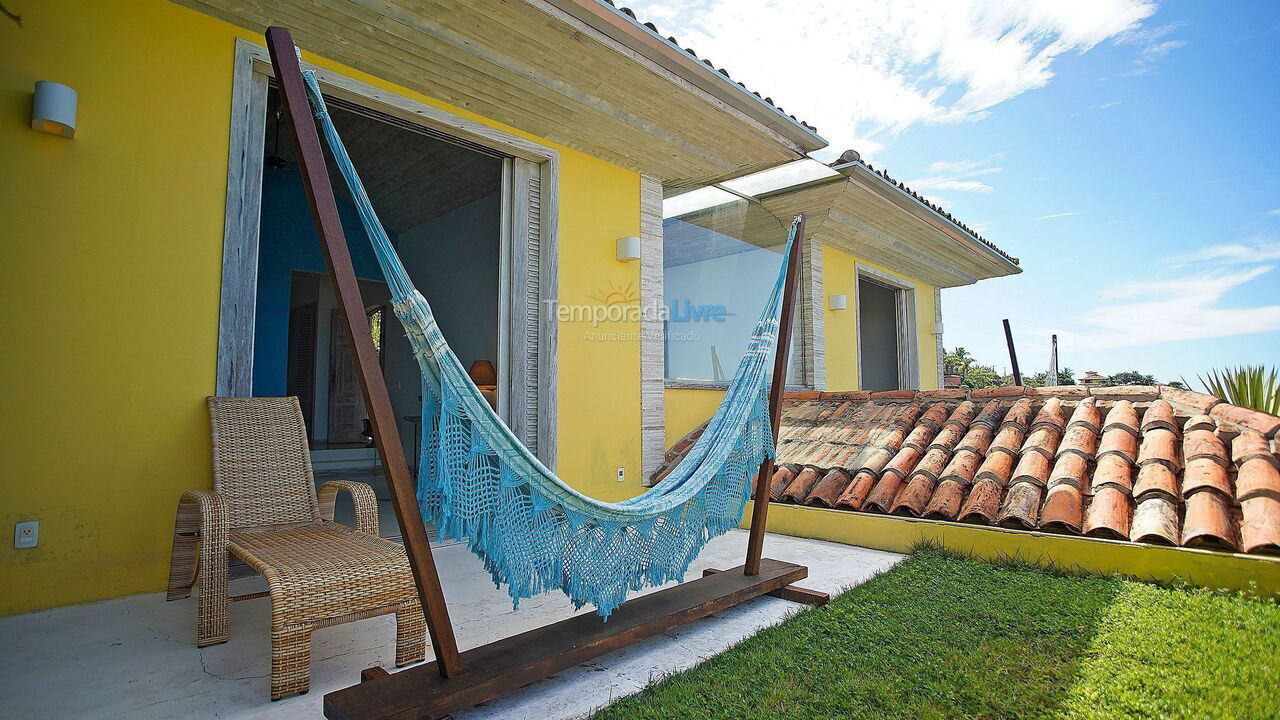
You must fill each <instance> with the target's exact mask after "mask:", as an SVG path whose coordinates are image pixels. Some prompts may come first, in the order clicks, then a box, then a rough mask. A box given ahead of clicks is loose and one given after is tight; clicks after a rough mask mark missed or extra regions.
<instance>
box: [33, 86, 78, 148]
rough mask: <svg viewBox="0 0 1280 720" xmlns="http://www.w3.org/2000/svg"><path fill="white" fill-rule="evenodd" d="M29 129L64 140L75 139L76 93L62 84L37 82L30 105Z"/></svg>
mask: <svg viewBox="0 0 1280 720" xmlns="http://www.w3.org/2000/svg"><path fill="white" fill-rule="evenodd" d="M31 129H32V130H38V131H39V132H47V133H50V134H53V135H61V136H62V137H64V138H73V137H75V136H76V91H75V90H72V89H71V88H69V87H67V86H66V85H63V84H62V83H56V82H51V81H49V80H39V81H37V82H36V96H35V100H34V101H32V103H31Z"/></svg>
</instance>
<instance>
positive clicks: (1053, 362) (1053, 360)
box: [1047, 334, 1058, 385]
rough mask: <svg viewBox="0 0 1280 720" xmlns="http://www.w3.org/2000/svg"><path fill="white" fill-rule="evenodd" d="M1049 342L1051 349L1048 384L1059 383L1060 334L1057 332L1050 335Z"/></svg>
mask: <svg viewBox="0 0 1280 720" xmlns="http://www.w3.org/2000/svg"><path fill="white" fill-rule="evenodd" d="M1049 344H1050V348H1051V349H1050V351H1049V382H1048V383H1047V384H1049V385H1057V384H1058V336H1057V335H1056V334H1055V335H1052V336H1050V341H1049Z"/></svg>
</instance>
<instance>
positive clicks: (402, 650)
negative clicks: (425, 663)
mask: <svg viewBox="0 0 1280 720" xmlns="http://www.w3.org/2000/svg"><path fill="white" fill-rule="evenodd" d="M426 657H427V621H426V618H424V617H423V615H422V605H421V604H420V603H419V602H418V598H416V597H415V598H414V599H413V600H410V601H409V602H406V603H403V604H402V605H400V607H399V608H397V609H396V667H401V666H404V665H409V664H410V663H416V662H420V661H422V660H424V659H425V658H426Z"/></svg>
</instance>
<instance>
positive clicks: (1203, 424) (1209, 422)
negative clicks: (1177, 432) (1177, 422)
mask: <svg viewBox="0 0 1280 720" xmlns="http://www.w3.org/2000/svg"><path fill="white" fill-rule="evenodd" d="M1217 429H1218V422H1217V421H1216V420H1214V419H1213V418H1212V417H1210V416H1208V415H1204V414H1200V415H1192V416H1191V417H1189V418H1187V422H1186V423H1185V424H1184V425H1183V426H1182V432H1184V433H1190V432H1194V431H1196V430H1208V431H1209V432H1214V431H1216V430H1217Z"/></svg>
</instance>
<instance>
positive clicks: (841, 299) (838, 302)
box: [830, 295, 849, 310]
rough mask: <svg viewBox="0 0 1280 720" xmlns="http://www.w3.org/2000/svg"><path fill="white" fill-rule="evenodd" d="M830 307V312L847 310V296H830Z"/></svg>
mask: <svg viewBox="0 0 1280 720" xmlns="http://www.w3.org/2000/svg"><path fill="white" fill-rule="evenodd" d="M830 307H831V309H832V310H845V309H847V308H848V307H849V298H848V296H845V295H832V296H831V305H830Z"/></svg>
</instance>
